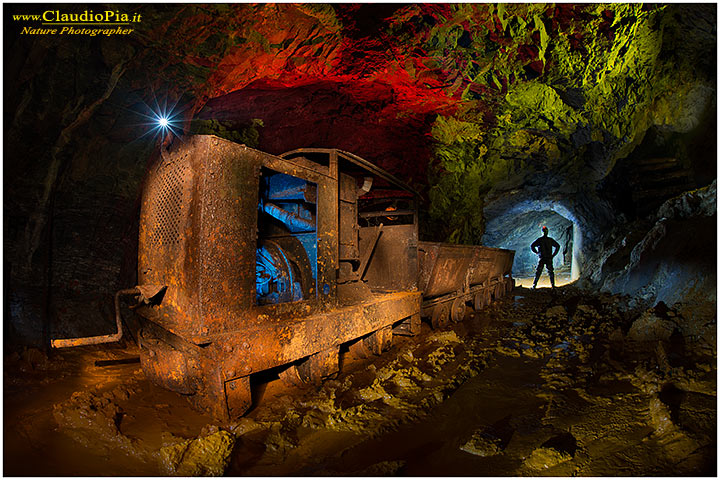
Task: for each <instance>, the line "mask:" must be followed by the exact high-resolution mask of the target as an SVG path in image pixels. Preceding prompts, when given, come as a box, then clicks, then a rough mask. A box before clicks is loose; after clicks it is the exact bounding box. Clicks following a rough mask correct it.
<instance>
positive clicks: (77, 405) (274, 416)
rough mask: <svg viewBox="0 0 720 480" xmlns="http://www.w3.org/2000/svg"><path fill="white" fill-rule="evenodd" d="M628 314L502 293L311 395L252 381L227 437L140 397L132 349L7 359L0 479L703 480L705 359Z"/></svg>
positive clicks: (656, 317) (576, 301) (173, 403)
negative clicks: (640, 478) (413, 479)
mask: <svg viewBox="0 0 720 480" xmlns="http://www.w3.org/2000/svg"><path fill="white" fill-rule="evenodd" d="M627 305H628V302H627V299H622V298H619V297H613V296H609V295H588V294H586V293H583V292H580V291H579V290H577V289H575V288H574V287H572V286H565V287H562V288H558V289H556V290H555V291H551V290H550V289H539V290H535V291H531V290H528V289H525V288H516V289H515V291H514V292H513V294H512V295H510V296H508V297H506V298H504V299H502V300H501V301H499V302H496V303H495V304H493V305H491V306H490V307H487V308H485V309H483V310H482V311H480V312H477V313H473V312H469V313H468V315H467V317H466V319H465V321H464V322H462V323H457V324H453V325H451V326H450V327H449V328H447V329H445V330H440V331H432V329H431V328H430V327H429V326H428V325H425V324H423V331H422V333H421V334H420V335H419V336H417V337H414V338H412V339H410V338H405V337H396V338H395V339H394V343H393V346H392V348H391V349H390V350H388V351H387V352H385V353H383V354H382V355H381V356H378V357H373V358H371V359H361V358H355V357H354V356H353V355H352V352H348V353H346V354H345V356H344V358H343V364H344V365H343V370H342V372H341V373H340V374H339V375H338V376H337V378H335V379H331V380H328V381H325V382H324V383H323V384H322V385H321V386H318V387H315V386H302V387H297V386H293V385H290V384H289V383H285V382H286V381H285V380H283V379H276V380H273V379H272V378H271V377H268V378H258V379H257V380H258V381H257V382H256V384H255V391H256V393H257V394H258V396H259V397H261V400H260V402H259V405H258V406H256V407H254V408H253V410H252V411H251V412H250V413H249V414H248V415H246V416H245V417H244V418H242V419H241V420H240V421H238V422H235V423H233V424H232V425H219V424H217V423H216V422H214V421H213V419H212V418H210V417H208V416H205V415H201V414H199V413H197V412H195V411H193V410H192V409H191V408H190V406H189V404H188V403H187V402H186V401H185V399H183V398H182V397H181V396H180V395H176V394H174V393H171V392H167V391H165V390H162V389H160V388H158V387H155V386H153V385H151V384H150V383H149V382H148V381H147V380H146V379H145V378H144V376H143V374H142V370H141V368H140V364H139V363H136V359H137V356H138V353H137V350H135V349H134V347H133V346H132V345H131V344H128V345H126V346H115V347H108V346H104V347H103V346H98V347H92V348H91V347H84V348H78V349H75V350H66V351H62V352H58V353H54V354H53V355H52V357H51V358H50V359H48V358H47V357H45V356H44V355H43V354H42V353H40V352H39V351H37V350H33V349H29V350H24V351H22V352H15V353H10V352H8V351H7V350H6V354H5V362H4V472H3V473H4V474H5V475H33V476H38V475H58V476H70V475H122V476H126V475H221V474H226V475H250V476H263V475H311V476H314V475H360V476H375V475H393V474H397V475H410V476H439V475H442V476H448V475H473V476H485V475H493V476H506V475H510V476H518V475H523V476H536V475H551V476H566V475H584V476H604V475H613V476H615V475H622V476H636V475H663V476H664V475H715V472H716V462H717V453H716V432H717V426H716V425H717V423H716V352H715V350H714V348H713V347H712V346H708V345H707V344H703V345H700V344H696V343H692V342H691V341H690V339H687V338H684V337H683V336H682V335H681V334H679V333H678V330H677V329H676V328H673V325H678V324H680V323H681V321H682V319H681V314H680V313H678V312H675V311H674V310H672V309H668V308H666V307H665V306H664V305H659V306H657V307H655V308H652V309H647V308H641V307H635V308H630V307H629V306H627ZM713 321H714V320H713ZM713 328H714V327H713ZM711 343H713V344H714V340H713V342H711ZM107 360H113V361H114V363H112V362H111V363H112V364H111V365H96V362H97V361H100V362H102V361H107ZM118 361H120V362H128V363H118ZM268 380H272V381H269V382H268Z"/></svg>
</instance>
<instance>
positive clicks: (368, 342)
mask: <svg viewBox="0 0 720 480" xmlns="http://www.w3.org/2000/svg"><path fill="white" fill-rule="evenodd" d="M362 342H363V344H365V346H366V347H367V348H368V350H370V351H371V352H372V353H374V354H375V355H380V354H381V353H382V352H384V351H386V350H387V349H389V348H390V345H391V344H392V326H391V325H388V326H386V327H383V328H381V329H379V330H376V331H374V332H373V333H371V334H370V335H369V336H368V337H366V338H364V339H363V340H362Z"/></svg>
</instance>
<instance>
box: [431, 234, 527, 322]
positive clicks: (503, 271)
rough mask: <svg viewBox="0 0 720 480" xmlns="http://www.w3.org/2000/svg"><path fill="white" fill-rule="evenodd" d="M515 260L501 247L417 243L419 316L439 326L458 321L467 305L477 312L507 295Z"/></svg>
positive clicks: (510, 288) (512, 284)
mask: <svg viewBox="0 0 720 480" xmlns="http://www.w3.org/2000/svg"><path fill="white" fill-rule="evenodd" d="M514 257H515V252H514V251H513V250H505V249H501V248H490V247H482V246H477V245H450V244H446V243H433V242H419V244H418V263H419V278H418V287H419V288H420V290H422V292H423V303H422V315H423V316H424V317H429V318H430V319H431V322H432V325H433V327H436V328H437V327H442V326H445V325H447V324H448V323H449V322H450V320H453V321H456V322H459V321H461V320H462V319H463V317H464V316H465V311H466V307H467V305H468V304H470V305H472V307H473V308H474V309H475V310H479V309H481V308H482V307H484V306H486V305H488V304H489V303H490V302H491V301H492V300H493V299H497V298H500V297H502V296H503V295H505V294H506V293H508V292H510V291H511V290H512V288H513V287H514V280H513V278H512V274H511V272H512V264H513V259H514Z"/></svg>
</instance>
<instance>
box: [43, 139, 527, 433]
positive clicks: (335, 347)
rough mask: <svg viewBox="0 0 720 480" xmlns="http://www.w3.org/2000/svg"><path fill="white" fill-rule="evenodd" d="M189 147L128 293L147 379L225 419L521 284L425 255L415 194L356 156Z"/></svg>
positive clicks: (501, 271) (151, 211)
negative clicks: (280, 379) (262, 397)
mask: <svg viewBox="0 0 720 480" xmlns="http://www.w3.org/2000/svg"><path fill="white" fill-rule="evenodd" d="M182 140H183V141H176V142H174V144H173V146H172V147H171V149H170V150H169V151H167V150H163V151H162V152H161V153H162V154H161V158H159V159H158V162H157V164H156V165H154V166H153V167H152V169H151V171H150V172H149V175H148V178H147V180H146V184H145V190H144V193H143V200H142V211H141V218H140V238H139V247H138V250H139V251H138V283H139V285H138V287H136V289H131V290H123V291H121V292H118V293H119V294H120V293H128V292H129V293H137V294H140V300H141V302H140V304H139V307H138V308H137V310H136V311H137V313H139V314H140V315H141V316H142V317H144V321H143V322H142V323H143V326H142V329H141V332H140V335H139V343H140V347H141V363H142V368H143V371H144V373H145V375H146V376H147V377H148V378H149V379H151V380H152V381H153V382H154V383H156V384H157V385H160V386H162V387H164V388H167V389H169V390H172V391H175V392H177V393H180V394H183V395H187V396H188V397H189V398H190V399H191V401H192V403H193V404H194V405H195V407H197V408H199V409H201V410H205V411H207V412H208V413H210V414H211V415H213V416H215V417H216V418H218V419H224V420H229V419H233V418H237V417H239V416H241V415H243V414H244V413H245V412H246V411H247V410H248V409H249V408H250V406H251V405H252V401H251V400H252V399H251V397H252V395H251V382H250V378H251V375H253V374H257V373H258V372H267V371H268V370H271V369H274V370H275V371H276V372H277V374H278V375H280V376H288V377H290V379H291V380H293V381H303V382H319V381H321V379H322V378H324V377H327V376H329V375H332V374H334V373H335V372H337V371H338V369H339V358H340V351H341V348H353V349H356V350H358V351H360V352H362V353H365V354H369V353H376V354H379V353H380V352H382V351H383V350H385V349H386V348H387V347H388V346H389V344H390V342H391V340H392V336H393V335H410V336H411V335H415V334H417V333H418V332H419V331H420V322H421V316H423V317H428V318H430V320H431V323H432V325H433V327H435V328H437V327H442V326H444V325H446V324H448V323H449V322H450V321H451V320H454V321H460V320H462V318H463V316H464V314H465V309H466V306H467V305H468V304H470V305H472V307H473V308H475V309H479V308H482V307H483V306H485V305H487V304H489V303H490V302H491V301H492V300H493V299H496V298H499V297H501V296H502V295H504V294H506V293H507V292H509V291H510V290H511V289H512V288H513V286H514V281H513V279H512V276H511V269H512V263H513V257H514V252H513V251H511V250H503V249H497V248H488V247H481V246H463V245H450V244H443V243H430V242H420V241H418V211H417V207H418V194H417V192H415V191H414V190H413V189H412V188H411V187H409V186H408V185H406V184H404V183H403V182H402V181H400V180H399V179H397V178H395V177H394V176H393V175H391V174H389V173H387V172H385V171H384V170H382V169H380V168H378V167H376V166H375V165H373V164H372V163H370V162H368V161H366V160H364V159H362V158H360V157H358V156H356V155H353V154H351V153H347V152H343V151H340V150H334V149H299V150H294V151H291V152H287V153H285V154H282V155H280V156H274V155H270V154H267V153H263V152H260V151H258V150H254V149H252V148H249V147H246V146H245V145H239V144H236V143H233V142H230V141H228V140H224V139H221V138H218V137H215V136H208V135H195V136H188V137H184V138H183V139H182ZM117 298H118V295H116V308H117V305H118V302H117ZM116 316H117V322H118V330H119V331H121V326H120V318H119V313H118V312H116ZM109 337H111V336H108V338H109ZM95 338H97V337H95ZM78 340H79V339H78ZM71 341H72V340H60V341H56V342H71ZM95 343H100V342H99V341H98V342H95ZM56 346H64V345H56Z"/></svg>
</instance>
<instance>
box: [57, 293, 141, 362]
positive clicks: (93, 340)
mask: <svg viewBox="0 0 720 480" xmlns="http://www.w3.org/2000/svg"><path fill="white" fill-rule="evenodd" d="M138 294H140V290H139V289H138V288H137V287H133V288H126V289H124V290H118V291H117V292H116V293H115V323H116V324H117V333H114V334H112V335H98V336H95V337H79V338H61V339H55V340H52V341H51V342H50V344H51V345H52V347H53V348H65V347H80V346H82V345H98V344H100V343H110V342H117V341H118V340H120V339H121V338H122V335H123V331H122V318H121V317H120V295H138Z"/></svg>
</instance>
